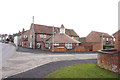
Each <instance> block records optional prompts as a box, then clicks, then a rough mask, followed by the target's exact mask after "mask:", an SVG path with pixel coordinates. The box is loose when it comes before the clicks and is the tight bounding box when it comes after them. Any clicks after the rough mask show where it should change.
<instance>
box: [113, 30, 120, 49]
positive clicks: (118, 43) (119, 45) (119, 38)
mask: <svg viewBox="0 0 120 80" xmlns="http://www.w3.org/2000/svg"><path fill="white" fill-rule="evenodd" d="M114 37H115V48H116V49H118V51H120V30H119V31H118V32H116V33H115V34H114Z"/></svg>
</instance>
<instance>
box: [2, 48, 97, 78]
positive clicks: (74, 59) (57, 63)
mask: <svg viewBox="0 0 120 80" xmlns="http://www.w3.org/2000/svg"><path fill="white" fill-rule="evenodd" d="M20 50H21V51H20ZM30 51H33V52H30ZM90 59H92V60H93V61H91V60H90ZM96 59H97V53H76V54H71V53H68V54H67V53H66V54H64V53H58V54H55V53H49V52H48V53H47V52H41V51H40V50H32V49H27V48H20V49H18V51H17V52H16V54H15V55H14V56H12V57H11V58H10V59H8V60H7V62H6V64H5V65H4V66H2V78H7V77H10V76H13V75H14V77H28V76H27V75H28V73H29V72H30V73H29V75H30V74H31V75H33V74H39V76H40V77H41V78H42V77H44V76H45V75H47V74H48V73H51V72H53V71H55V70H57V69H60V68H62V67H66V66H69V65H72V64H78V63H85V62H86V63H89V62H93V63H95V62H96ZM86 60H87V61H86ZM62 61H63V62H62ZM53 65H54V67H53ZM62 65H63V66H62ZM38 70H40V71H41V73H39V72H40V71H38ZM46 70H48V72H46ZM35 71H37V72H35ZM31 72H32V73H31ZM22 73H25V74H22ZM19 74H22V75H25V76H21V75H19ZM42 74H43V75H42ZM15 75H16V76H15ZM33 76H35V75H33ZM33 76H29V77H32V78H33ZM36 77H38V76H36Z"/></svg>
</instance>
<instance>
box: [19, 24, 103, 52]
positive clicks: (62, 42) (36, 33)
mask: <svg viewBox="0 0 120 80" xmlns="http://www.w3.org/2000/svg"><path fill="white" fill-rule="evenodd" d="M61 27H63V28H64V25H61ZM53 30H54V36H55V39H54V40H56V42H55V44H54V45H55V46H54V49H55V51H57V52H59V51H97V50H100V49H102V46H101V43H100V42H94V43H93V42H82V43H81V42H79V40H80V38H79V36H78V35H77V34H76V32H75V31H74V30H73V29H65V28H64V29H63V30H64V31H63V32H64V33H65V34H60V33H61V32H62V29H61V28H59V27H53V26H45V25H38V24H31V26H30V29H29V30H24V29H23V30H22V32H21V35H19V36H18V45H19V46H22V47H26V48H35V49H41V50H48V51H52V50H53V49H52V48H53V47H52V44H53V43H52V37H53ZM57 43H59V46H58V44H57ZM67 46H68V48H71V49H67ZM63 47H64V48H63Z"/></svg>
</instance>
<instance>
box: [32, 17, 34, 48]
mask: <svg viewBox="0 0 120 80" xmlns="http://www.w3.org/2000/svg"><path fill="white" fill-rule="evenodd" d="M33 32H34V16H33V23H32V48H33Z"/></svg>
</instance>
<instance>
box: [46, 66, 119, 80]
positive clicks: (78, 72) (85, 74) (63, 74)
mask: <svg viewBox="0 0 120 80" xmlns="http://www.w3.org/2000/svg"><path fill="white" fill-rule="evenodd" d="M45 78H118V74H115V73H112V72H110V71H107V70H104V69H101V68H98V67H97V66H96V64H76V65H72V66H68V67H66V68H62V69H60V70H57V71H55V72H53V73H51V74H49V75H48V76H46V77H45Z"/></svg>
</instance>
